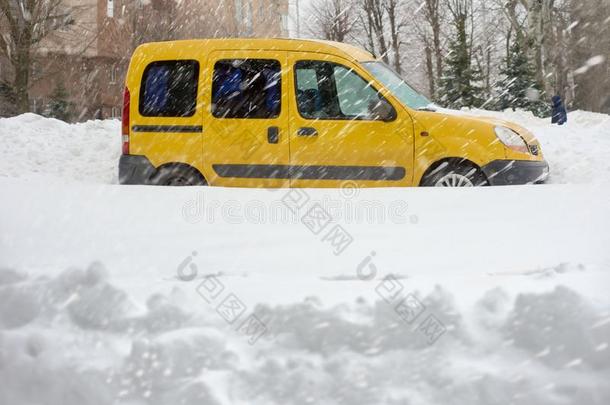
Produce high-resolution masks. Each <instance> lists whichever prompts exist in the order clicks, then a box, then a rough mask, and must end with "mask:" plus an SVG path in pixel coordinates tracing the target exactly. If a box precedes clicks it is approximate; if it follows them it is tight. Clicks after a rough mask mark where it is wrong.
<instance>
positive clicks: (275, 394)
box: [0, 263, 610, 405]
mask: <svg viewBox="0 0 610 405" xmlns="http://www.w3.org/2000/svg"><path fill="white" fill-rule="evenodd" d="M0 279H1V280H2V283H1V285H0V304H1V305H0V308H1V309H0V360H1V361H0V381H2V383H1V385H0V387H2V389H0V402H1V403H6V404H34V403H49V404H60V403H61V404H64V405H72V404H74V405H76V404H143V403H148V404H159V405H161V404H168V403H172V404H176V403H178V404H180V403H184V404H192V403H205V404H224V403H231V404H306V403H315V404H349V405H356V404H363V405H364V404H373V403H374V404H414V405H417V404H446V403H452V404H486V405H489V404H508V403H519V404H532V405H540V404H575V403H586V404H589V405H594V404H600V405H601V404H606V403H607V401H608V398H610V387H608V385H607V376H608V372H609V371H610V356H609V355H608V341H609V340H610V312H608V308H607V307H606V308H605V309H600V308H597V307H596V306H595V305H593V304H592V303H591V302H589V301H588V300H587V299H586V298H584V297H583V296H581V295H579V294H578V293H576V292H574V291H572V290H571V289H569V288H566V287H557V288H555V289H553V290H551V291H549V292H545V293H535V294H533V293H524V294H518V295H517V296H516V297H510V295H509V294H508V293H507V292H506V291H504V290H503V289H502V288H496V289H492V290H490V291H487V292H485V293H483V294H482V295H481V296H480V297H479V298H478V300H477V301H476V302H475V303H474V305H473V306H472V307H471V308H467V309H466V310H465V311H464V312H463V311H461V310H460V309H458V307H456V305H455V303H454V302H453V297H452V294H451V293H450V292H449V291H447V290H445V289H443V288H441V287H437V288H436V289H435V290H433V291H432V292H431V293H430V294H429V295H428V296H427V297H425V298H424V299H423V301H424V303H425V304H426V305H427V306H428V307H430V308H433V311H434V312H436V313H438V314H439V315H440V316H442V317H443V318H444V319H445V320H447V324H446V326H447V327H448V332H447V336H444V337H443V338H442V339H441V340H439V341H438V342H437V343H436V345H434V346H429V345H428V344H427V343H426V342H425V341H422V339H421V336H420V335H418V334H417V333H416V332H414V331H413V330H412V329H409V328H407V327H405V326H404V325H402V324H401V323H400V322H398V321H397V320H396V316H395V314H394V313H393V312H392V310H391V307H388V306H387V305H384V303H383V302H377V303H373V302H367V301H366V300H362V299H361V300H357V301H355V302H351V303H344V304H342V305H340V306H335V307H331V308H324V307H323V306H322V305H320V303H319V302H317V300H316V299H310V300H307V301H305V302H301V303H295V304H289V305H282V306H268V305H265V306H262V307H260V308H258V312H259V313H261V314H264V316H265V317H267V319H268V320H269V322H270V325H272V328H273V334H272V335H270V336H266V337H264V338H263V339H262V340H261V341H260V342H259V343H257V344H256V345H255V346H249V345H248V344H247V343H246V341H245V340H244V339H242V338H241V337H240V336H238V335H236V334H232V333H230V330H229V331H228V327H227V325H223V324H222V321H221V320H220V319H219V318H218V317H217V316H213V314H211V313H208V312H206V311H203V310H201V306H199V308H198V307H197V306H192V305H188V304H187V301H188V300H187V297H186V295H187V294H186V293H185V290H184V288H180V287H176V288H174V289H173V290H172V291H171V293H169V294H168V295H162V294H153V295H151V296H149V297H148V298H147V300H146V304H145V305H140V304H138V303H137V301H136V300H134V299H133V297H130V295H129V294H128V292H127V291H124V290H121V289H119V288H117V287H116V286H114V285H113V284H112V283H111V280H109V279H108V278H107V275H106V271H105V269H104V267H103V265H102V264H100V263H93V264H92V265H91V266H89V268H87V269H85V270H83V269H78V268H74V269H69V270H66V271H64V272H62V273H60V274H59V275H58V276H53V277H28V276H26V275H23V274H20V273H18V272H15V271H12V270H7V269H4V270H2V272H0ZM465 312H467V313H468V316H467V317H466V316H465V315H466V314H465ZM34 387H35V388H34Z"/></svg>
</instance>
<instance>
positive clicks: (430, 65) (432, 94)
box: [425, 45, 436, 98]
mask: <svg viewBox="0 0 610 405" xmlns="http://www.w3.org/2000/svg"><path fill="white" fill-rule="evenodd" d="M425 51H426V73H427V75H428V84H429V86H430V87H429V88H430V97H433V98H434V97H435V96H436V82H435V76H434V65H433V62H432V49H430V46H429V45H426V50H425Z"/></svg>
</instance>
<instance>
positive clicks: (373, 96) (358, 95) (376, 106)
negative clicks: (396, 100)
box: [295, 61, 395, 120]
mask: <svg viewBox="0 0 610 405" xmlns="http://www.w3.org/2000/svg"><path fill="white" fill-rule="evenodd" d="M295 72H296V89H297V94H296V97H297V105H298V108H299V113H300V114H301V116H302V117H303V118H308V119H354V120H378V119H380V118H379V117H380V116H384V117H388V116H391V115H392V114H391V113H390V112H388V111H386V110H387V109H388V108H392V107H391V105H390V104H389V103H388V102H387V101H386V100H385V99H384V98H383V96H381V95H380V94H379V93H378V92H377V90H375V89H374V88H373V87H372V86H371V85H370V83H368V82H367V81H366V80H364V79H363V78H362V77H360V76H359V75H358V74H357V73H355V72H354V71H353V70H351V69H348V68H346V67H345V66H342V65H338V64H336V63H331V62H322V61H300V62H297V64H296V65H295ZM394 115H395V112H394Z"/></svg>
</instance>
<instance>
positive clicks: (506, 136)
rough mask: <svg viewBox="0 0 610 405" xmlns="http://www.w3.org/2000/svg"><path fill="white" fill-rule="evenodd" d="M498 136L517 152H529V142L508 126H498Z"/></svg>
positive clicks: (496, 129)
mask: <svg viewBox="0 0 610 405" xmlns="http://www.w3.org/2000/svg"><path fill="white" fill-rule="evenodd" d="M495 131H496V136H497V137H498V139H499V140H500V141H501V142H502V143H503V144H504V145H505V146H506V147H507V148H510V149H512V150H516V151H517V152H522V153H529V148H528V147H527V143H526V142H525V141H524V140H523V138H521V135H519V134H518V133H516V132H515V131H513V130H512V129H510V128H507V127H496V128H495Z"/></svg>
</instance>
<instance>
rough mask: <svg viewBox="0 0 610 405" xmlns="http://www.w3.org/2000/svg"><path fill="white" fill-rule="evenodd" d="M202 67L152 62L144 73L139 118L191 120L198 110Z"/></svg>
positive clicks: (191, 62)
mask: <svg viewBox="0 0 610 405" xmlns="http://www.w3.org/2000/svg"><path fill="white" fill-rule="evenodd" d="M198 81H199V63H198V62H197V61H194V60H179V61H163V62H153V63H151V64H150V65H148V66H147V67H146V69H145V70H144V76H143V77H142V85H141V90H140V114H141V115H142V116H144V117H192V116H193V115H195V110H196V108H197V85H198Z"/></svg>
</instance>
